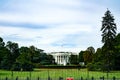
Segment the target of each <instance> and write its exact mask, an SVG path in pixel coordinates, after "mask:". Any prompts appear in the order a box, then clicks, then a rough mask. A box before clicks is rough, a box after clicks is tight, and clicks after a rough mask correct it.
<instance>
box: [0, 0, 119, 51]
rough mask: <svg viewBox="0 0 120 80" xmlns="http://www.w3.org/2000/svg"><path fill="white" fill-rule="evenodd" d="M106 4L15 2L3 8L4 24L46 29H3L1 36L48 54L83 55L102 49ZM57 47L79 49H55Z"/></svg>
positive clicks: (0, 28) (72, 0)
mask: <svg viewBox="0 0 120 80" xmlns="http://www.w3.org/2000/svg"><path fill="white" fill-rule="evenodd" d="M105 3H107V0H105V1H98V0H94V1H85V0H29V1H28V0H20V1H17V0H11V1H8V2H7V3H5V4H4V5H3V6H2V8H3V11H2V10H1V11H0V22H4V23H7V22H8V23H12V24H14V23H18V24H23V23H30V24H37V25H43V26H46V28H40V27H38V28H37V29H33V28H29V27H27V26H26V27H23V26H19V25H16V26H14V27H13V26H5V25H3V26H2V25H1V26H0V36H2V37H3V38H5V39H6V41H8V40H11V41H15V42H18V43H19V44H20V45H21V46H29V45H35V46H36V47H39V48H42V49H44V50H46V51H60V50H65V51H71V50H72V51H78V52H79V51H80V50H83V49H84V50H85V48H87V47H89V46H94V47H101V42H100V40H101V37H100V36H101V35H100V28H101V21H102V17H103V16H104V12H105V11H106V8H107V6H108V4H107V5H105ZM111 8H112V7H111ZM116 14H117V17H119V15H118V14H119V13H118V12H117V13H116V12H115V15H116ZM117 22H119V20H118V19H117ZM119 30H120V29H119ZM56 43H58V44H59V45H60V44H61V45H62V44H64V43H67V44H74V45H75V46H73V47H66V46H64V47H61V46H59V45H58V46H54V45H52V44H56Z"/></svg>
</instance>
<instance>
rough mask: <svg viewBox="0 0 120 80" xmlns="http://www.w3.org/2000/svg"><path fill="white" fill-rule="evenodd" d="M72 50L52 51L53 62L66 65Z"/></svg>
mask: <svg viewBox="0 0 120 80" xmlns="http://www.w3.org/2000/svg"><path fill="white" fill-rule="evenodd" d="M71 54H73V53H72V52H52V53H51V55H53V57H54V59H55V62H56V63H57V64H60V65H67V63H69V57H70V55H71Z"/></svg>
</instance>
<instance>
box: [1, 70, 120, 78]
mask: <svg viewBox="0 0 120 80" xmlns="http://www.w3.org/2000/svg"><path fill="white" fill-rule="evenodd" d="M68 77H72V78H74V80H120V71H111V72H109V73H106V72H101V71H88V70H87V69H35V70H34V71H4V70H0V80H66V78H68Z"/></svg>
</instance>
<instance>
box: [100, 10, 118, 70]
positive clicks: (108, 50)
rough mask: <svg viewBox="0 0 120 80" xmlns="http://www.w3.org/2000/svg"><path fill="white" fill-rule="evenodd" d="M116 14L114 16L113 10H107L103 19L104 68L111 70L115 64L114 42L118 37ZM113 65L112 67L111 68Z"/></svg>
mask: <svg viewBox="0 0 120 80" xmlns="http://www.w3.org/2000/svg"><path fill="white" fill-rule="evenodd" d="M114 20H115V19H114V16H112V14H111V12H110V11H109V10H107V11H106V12H105V16H104V17H103V21H102V28H101V31H102V42H103V43H104V45H103V48H102V54H103V55H104V58H103V59H104V60H103V61H104V65H105V66H104V68H106V69H107V71H109V70H110V69H111V68H112V66H113V63H114V62H113V56H114V52H113V50H114V47H113V45H114V44H113V42H114V39H115V37H116V30H117V27H116V24H115V22H114ZM110 67H111V68H110Z"/></svg>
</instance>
